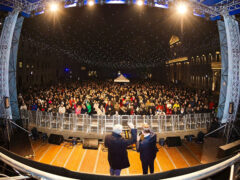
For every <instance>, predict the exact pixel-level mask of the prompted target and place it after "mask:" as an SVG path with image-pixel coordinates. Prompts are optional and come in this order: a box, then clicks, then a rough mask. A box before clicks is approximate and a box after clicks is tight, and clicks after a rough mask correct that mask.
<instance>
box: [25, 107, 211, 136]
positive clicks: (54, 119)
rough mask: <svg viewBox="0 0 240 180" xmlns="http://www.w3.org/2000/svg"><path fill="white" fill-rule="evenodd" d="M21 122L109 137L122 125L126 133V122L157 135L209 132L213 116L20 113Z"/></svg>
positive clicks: (208, 114)
mask: <svg viewBox="0 0 240 180" xmlns="http://www.w3.org/2000/svg"><path fill="white" fill-rule="evenodd" d="M21 118H22V119H23V120H24V122H25V124H27V126H31V127H33V126H34V127H42V128H48V129H55V130H69V131H79V132H86V133H88V132H96V133H102V134H103V133H106V132H110V131H112V129H113V126H114V125H115V124H122V126H123V129H127V122H132V123H133V124H134V125H135V127H136V128H137V129H141V127H142V124H143V123H148V124H149V125H150V127H151V129H152V130H153V131H154V132H156V133H165V132H178V131H189V130H197V129H199V130H200V129H206V128H207V127H208V126H209V125H210V122H211V117H210V113H200V114H185V115H184V116H182V115H159V116H141V115H114V116H107V115H104V116H99V115H87V114H80V115H77V114H59V113H57V114H53V113H48V112H41V111H21Z"/></svg>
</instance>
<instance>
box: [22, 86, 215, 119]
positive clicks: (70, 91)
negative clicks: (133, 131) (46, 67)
mask: <svg viewBox="0 0 240 180" xmlns="http://www.w3.org/2000/svg"><path fill="white" fill-rule="evenodd" d="M18 98H19V102H20V109H25V110H27V109H28V110H32V111H45V112H52V113H60V114H70V113H76V114H89V115H92V114H97V115H117V114H119V115H165V114H167V115H168V114H182V115H184V114H190V113H206V112H213V111H215V107H214V105H215V104H214V102H213V101H212V100H211V98H210V94H209V92H207V91H205V90H192V89H187V88H182V87H176V86H173V85H160V84H156V83H129V84H116V83H112V82H83V83H81V84H78V85H76V84H72V85H60V84H59V85H57V86H55V87H54V86H52V87H50V88H49V89H41V90H40V89H36V88H33V89H31V88H30V89H29V90H28V92H26V94H19V96H18Z"/></svg>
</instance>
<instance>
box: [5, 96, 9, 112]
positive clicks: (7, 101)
mask: <svg viewBox="0 0 240 180" xmlns="http://www.w3.org/2000/svg"><path fill="white" fill-rule="evenodd" d="M4 106H5V108H6V109H7V108H9V107H10V102H9V97H4Z"/></svg>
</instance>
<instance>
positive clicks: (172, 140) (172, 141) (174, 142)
mask: <svg viewBox="0 0 240 180" xmlns="http://www.w3.org/2000/svg"><path fill="white" fill-rule="evenodd" d="M166 144H167V145H168V147H176V146H181V145H182V141H181V138H180V136H174V137H167V138H166Z"/></svg>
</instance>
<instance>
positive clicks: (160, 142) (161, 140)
mask: <svg viewBox="0 0 240 180" xmlns="http://www.w3.org/2000/svg"><path fill="white" fill-rule="evenodd" d="M164 144H165V140H164V138H159V145H160V146H164Z"/></svg>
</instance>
